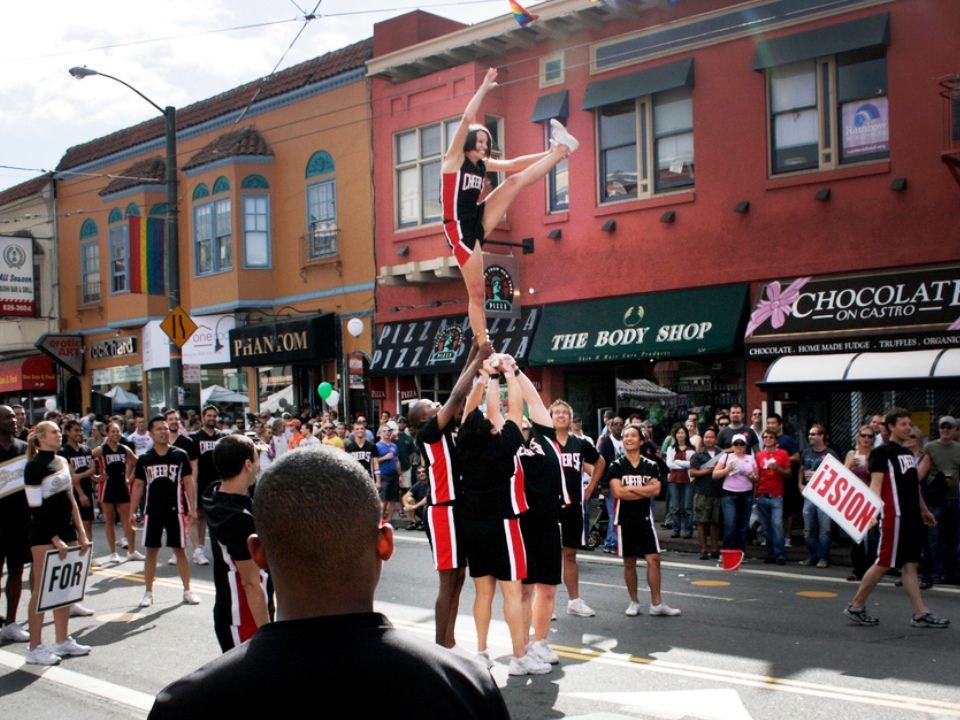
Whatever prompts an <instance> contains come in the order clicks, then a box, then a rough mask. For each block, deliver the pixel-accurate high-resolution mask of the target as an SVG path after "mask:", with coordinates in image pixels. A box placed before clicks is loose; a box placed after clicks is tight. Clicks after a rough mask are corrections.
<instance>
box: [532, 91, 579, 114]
mask: <svg viewBox="0 0 960 720" xmlns="http://www.w3.org/2000/svg"><path fill="white" fill-rule="evenodd" d="M569 116H570V92H569V91H568V90H561V91H560V92H555V93H550V94H549V95H541V96H540V97H538V98H537V104H536V105H535V106H534V108H533V116H532V117H531V118H530V122H543V121H544V120H551V119H553V118H557V119H558V120H560V121H561V122H566V121H567V118H568V117H569Z"/></svg>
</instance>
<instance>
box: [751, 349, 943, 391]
mask: <svg viewBox="0 0 960 720" xmlns="http://www.w3.org/2000/svg"><path fill="white" fill-rule="evenodd" d="M958 377H960V349H956V348H952V349H946V350H909V351H904V352H865V353H840V354H837V355H791V356H787V357H781V358H778V359H777V360H775V361H774V362H773V363H771V365H770V367H769V368H767V374H766V376H765V377H764V379H763V382H762V383H760V385H761V386H774V385H798V384H821V383H864V382H876V381H902V380H933V379H948V378H958Z"/></svg>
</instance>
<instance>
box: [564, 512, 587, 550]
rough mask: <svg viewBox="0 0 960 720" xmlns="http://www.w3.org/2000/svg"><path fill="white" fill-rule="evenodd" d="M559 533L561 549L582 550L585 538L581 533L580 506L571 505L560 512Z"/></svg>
mask: <svg viewBox="0 0 960 720" xmlns="http://www.w3.org/2000/svg"><path fill="white" fill-rule="evenodd" d="M560 532H561V536H562V543H563V547H565V548H573V549H574V550H580V549H582V548H583V547H584V546H585V545H586V543H587V538H586V536H585V535H584V533H583V512H582V509H581V506H580V505H571V506H569V507H565V508H563V510H561V511H560Z"/></svg>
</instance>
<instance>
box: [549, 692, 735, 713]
mask: <svg viewBox="0 0 960 720" xmlns="http://www.w3.org/2000/svg"><path fill="white" fill-rule="evenodd" d="M561 694H563V695H567V696H568V697H575V698H582V699H584V700H600V701H602V702H607V703H615V704H617V705H620V706H622V707H623V709H624V710H625V711H626V712H628V713H629V717H636V714H637V711H640V712H643V713H649V714H651V715H654V716H655V717H660V718H697V720H752V718H751V716H750V713H749V712H747V709H746V708H745V707H744V706H743V701H742V700H741V699H740V695H739V694H738V693H737V691H736V690H723V689H718V690H667V691H652V692H610V693H604V692H587V693H561ZM569 720H574V718H569Z"/></svg>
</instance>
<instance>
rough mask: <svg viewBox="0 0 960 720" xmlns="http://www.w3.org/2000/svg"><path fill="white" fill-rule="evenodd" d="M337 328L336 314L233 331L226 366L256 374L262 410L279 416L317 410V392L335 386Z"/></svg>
mask: <svg viewBox="0 0 960 720" xmlns="http://www.w3.org/2000/svg"><path fill="white" fill-rule="evenodd" d="M338 328H339V323H338V322H337V318H336V315H335V314H334V313H326V314H324V315H316V316H311V317H303V318H292V319H283V320H279V319H276V320H269V321H267V322H262V323H256V324H250V325H245V326H243V327H237V328H234V329H232V330H230V333H229V352H230V365H231V367H233V368H253V369H254V372H255V378H254V379H255V381H256V396H255V398H256V400H257V404H258V407H259V409H260V410H268V411H270V412H272V413H278V412H281V413H282V412H298V411H299V410H301V409H302V408H311V407H313V408H318V407H319V406H320V398H319V397H317V393H316V389H317V386H318V385H319V384H320V383H321V382H329V383H331V384H332V385H333V386H334V387H335V388H336V387H338V384H339V380H338V378H339V376H340V372H339V368H338V367H337V360H338V358H339V357H340V349H339V348H340V337H339V330H338ZM250 394H251V396H252V395H254V393H252V392H251V393H250ZM252 407H253V406H252V405H251V408H252Z"/></svg>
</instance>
